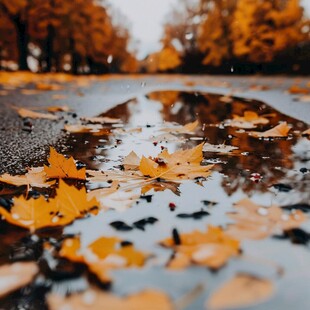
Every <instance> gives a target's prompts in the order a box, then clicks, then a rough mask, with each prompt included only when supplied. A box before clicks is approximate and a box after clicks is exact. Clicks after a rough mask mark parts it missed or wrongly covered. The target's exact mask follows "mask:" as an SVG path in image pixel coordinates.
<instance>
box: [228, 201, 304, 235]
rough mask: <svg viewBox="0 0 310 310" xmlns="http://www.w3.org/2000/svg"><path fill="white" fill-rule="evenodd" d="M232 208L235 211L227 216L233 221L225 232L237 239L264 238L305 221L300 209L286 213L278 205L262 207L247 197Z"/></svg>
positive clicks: (295, 226)
mask: <svg viewBox="0 0 310 310" xmlns="http://www.w3.org/2000/svg"><path fill="white" fill-rule="evenodd" d="M234 208H235V209H236V211H237V212H236V213H229V214H228V216H229V218H231V219H232V220H234V221H235V223H234V224H230V225H229V226H228V228H227V230H226V232H227V234H229V235H230V236H232V237H234V238H237V239H239V240H242V239H264V238H267V237H268V236H271V235H273V234H277V233H281V232H282V231H283V230H287V229H291V228H297V227H299V226H300V225H301V224H302V223H303V222H304V221H306V216H305V214H304V213H303V212H302V211H300V210H294V211H292V212H291V213H290V214H287V213H286V212H284V211H283V210H282V209H281V208H280V207H278V206H275V205H273V206H271V207H263V206H260V205H257V204H255V203H253V202H252V201H251V200H250V199H247V198H246V199H243V200H240V201H239V202H237V203H236V204H235V205H234Z"/></svg>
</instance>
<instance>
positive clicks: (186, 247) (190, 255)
mask: <svg viewBox="0 0 310 310" xmlns="http://www.w3.org/2000/svg"><path fill="white" fill-rule="evenodd" d="M178 238H179V240H177V241H178V242H176V240H175V238H168V239H165V240H163V241H162V242H161V245H163V246H165V247H170V248H172V249H174V251H175V252H174V255H173V257H172V259H171V260H170V262H169V263H168V267H169V268H172V269H183V268H185V267H188V266H189V265H191V264H192V263H194V264H196V265H200V266H207V267H210V268H213V269H218V268H220V267H222V266H223V265H224V264H225V263H226V262H227V261H228V259H229V258H230V257H232V256H237V255H238V253H239V241H238V240H236V239H234V238H232V237H230V236H229V235H227V234H226V233H225V232H224V231H223V230H222V229H221V228H220V227H215V226H211V225H210V226H209V227H208V230H207V231H206V232H200V231H198V230H194V231H193V232H191V233H187V234H182V235H180V236H178ZM176 243H179V244H176Z"/></svg>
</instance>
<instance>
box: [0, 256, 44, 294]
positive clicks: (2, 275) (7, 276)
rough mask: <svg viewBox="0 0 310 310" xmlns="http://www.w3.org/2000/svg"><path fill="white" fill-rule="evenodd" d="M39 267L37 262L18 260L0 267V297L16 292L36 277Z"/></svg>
mask: <svg viewBox="0 0 310 310" xmlns="http://www.w3.org/2000/svg"><path fill="white" fill-rule="evenodd" d="M38 272H39V268H38V266H37V264H36V263H35V262H26V263H24V262H18V263H13V264H11V265H2V266H1V267H0V298H2V297H4V296H6V295H7V294H9V293H11V292H14V291H16V290H18V289H20V288H22V287H24V286H26V285H27V284H29V283H30V282H32V280H33V279H34V277H35V276H36V275H37V274H38Z"/></svg>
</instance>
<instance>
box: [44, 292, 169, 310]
mask: <svg viewBox="0 0 310 310" xmlns="http://www.w3.org/2000/svg"><path fill="white" fill-rule="evenodd" d="M47 303H48V305H49V309H50V310H60V309H75V310H88V309H93V310H101V309H103V305H104V308H105V309H109V310H124V309H126V310H142V309H145V310H159V309H160V310H173V309H174V306H173V304H172V301H171V300H170V298H169V297H168V296H167V295H166V294H165V293H162V292H160V291H156V290H144V291H141V292H139V293H135V294H133V295H129V296H126V297H118V296H116V295H113V294H111V293H106V292H104V291H100V290H99V289H89V290H87V291H85V292H83V293H78V294H72V295H70V296H67V297H63V296H58V295H55V294H50V295H48V298H47Z"/></svg>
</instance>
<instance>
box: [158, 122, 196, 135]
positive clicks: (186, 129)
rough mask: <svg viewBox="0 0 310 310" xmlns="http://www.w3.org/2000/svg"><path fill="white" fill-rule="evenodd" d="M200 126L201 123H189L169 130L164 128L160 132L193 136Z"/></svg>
mask: <svg viewBox="0 0 310 310" xmlns="http://www.w3.org/2000/svg"><path fill="white" fill-rule="evenodd" d="M198 125H199V121H198V120H196V121H195V122H192V123H188V124H186V125H184V126H177V127H176V126H174V127H168V128H162V129H160V131H166V132H169V133H176V134H181V133H183V134H193V133H195V130H196V128H197V127H198Z"/></svg>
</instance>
